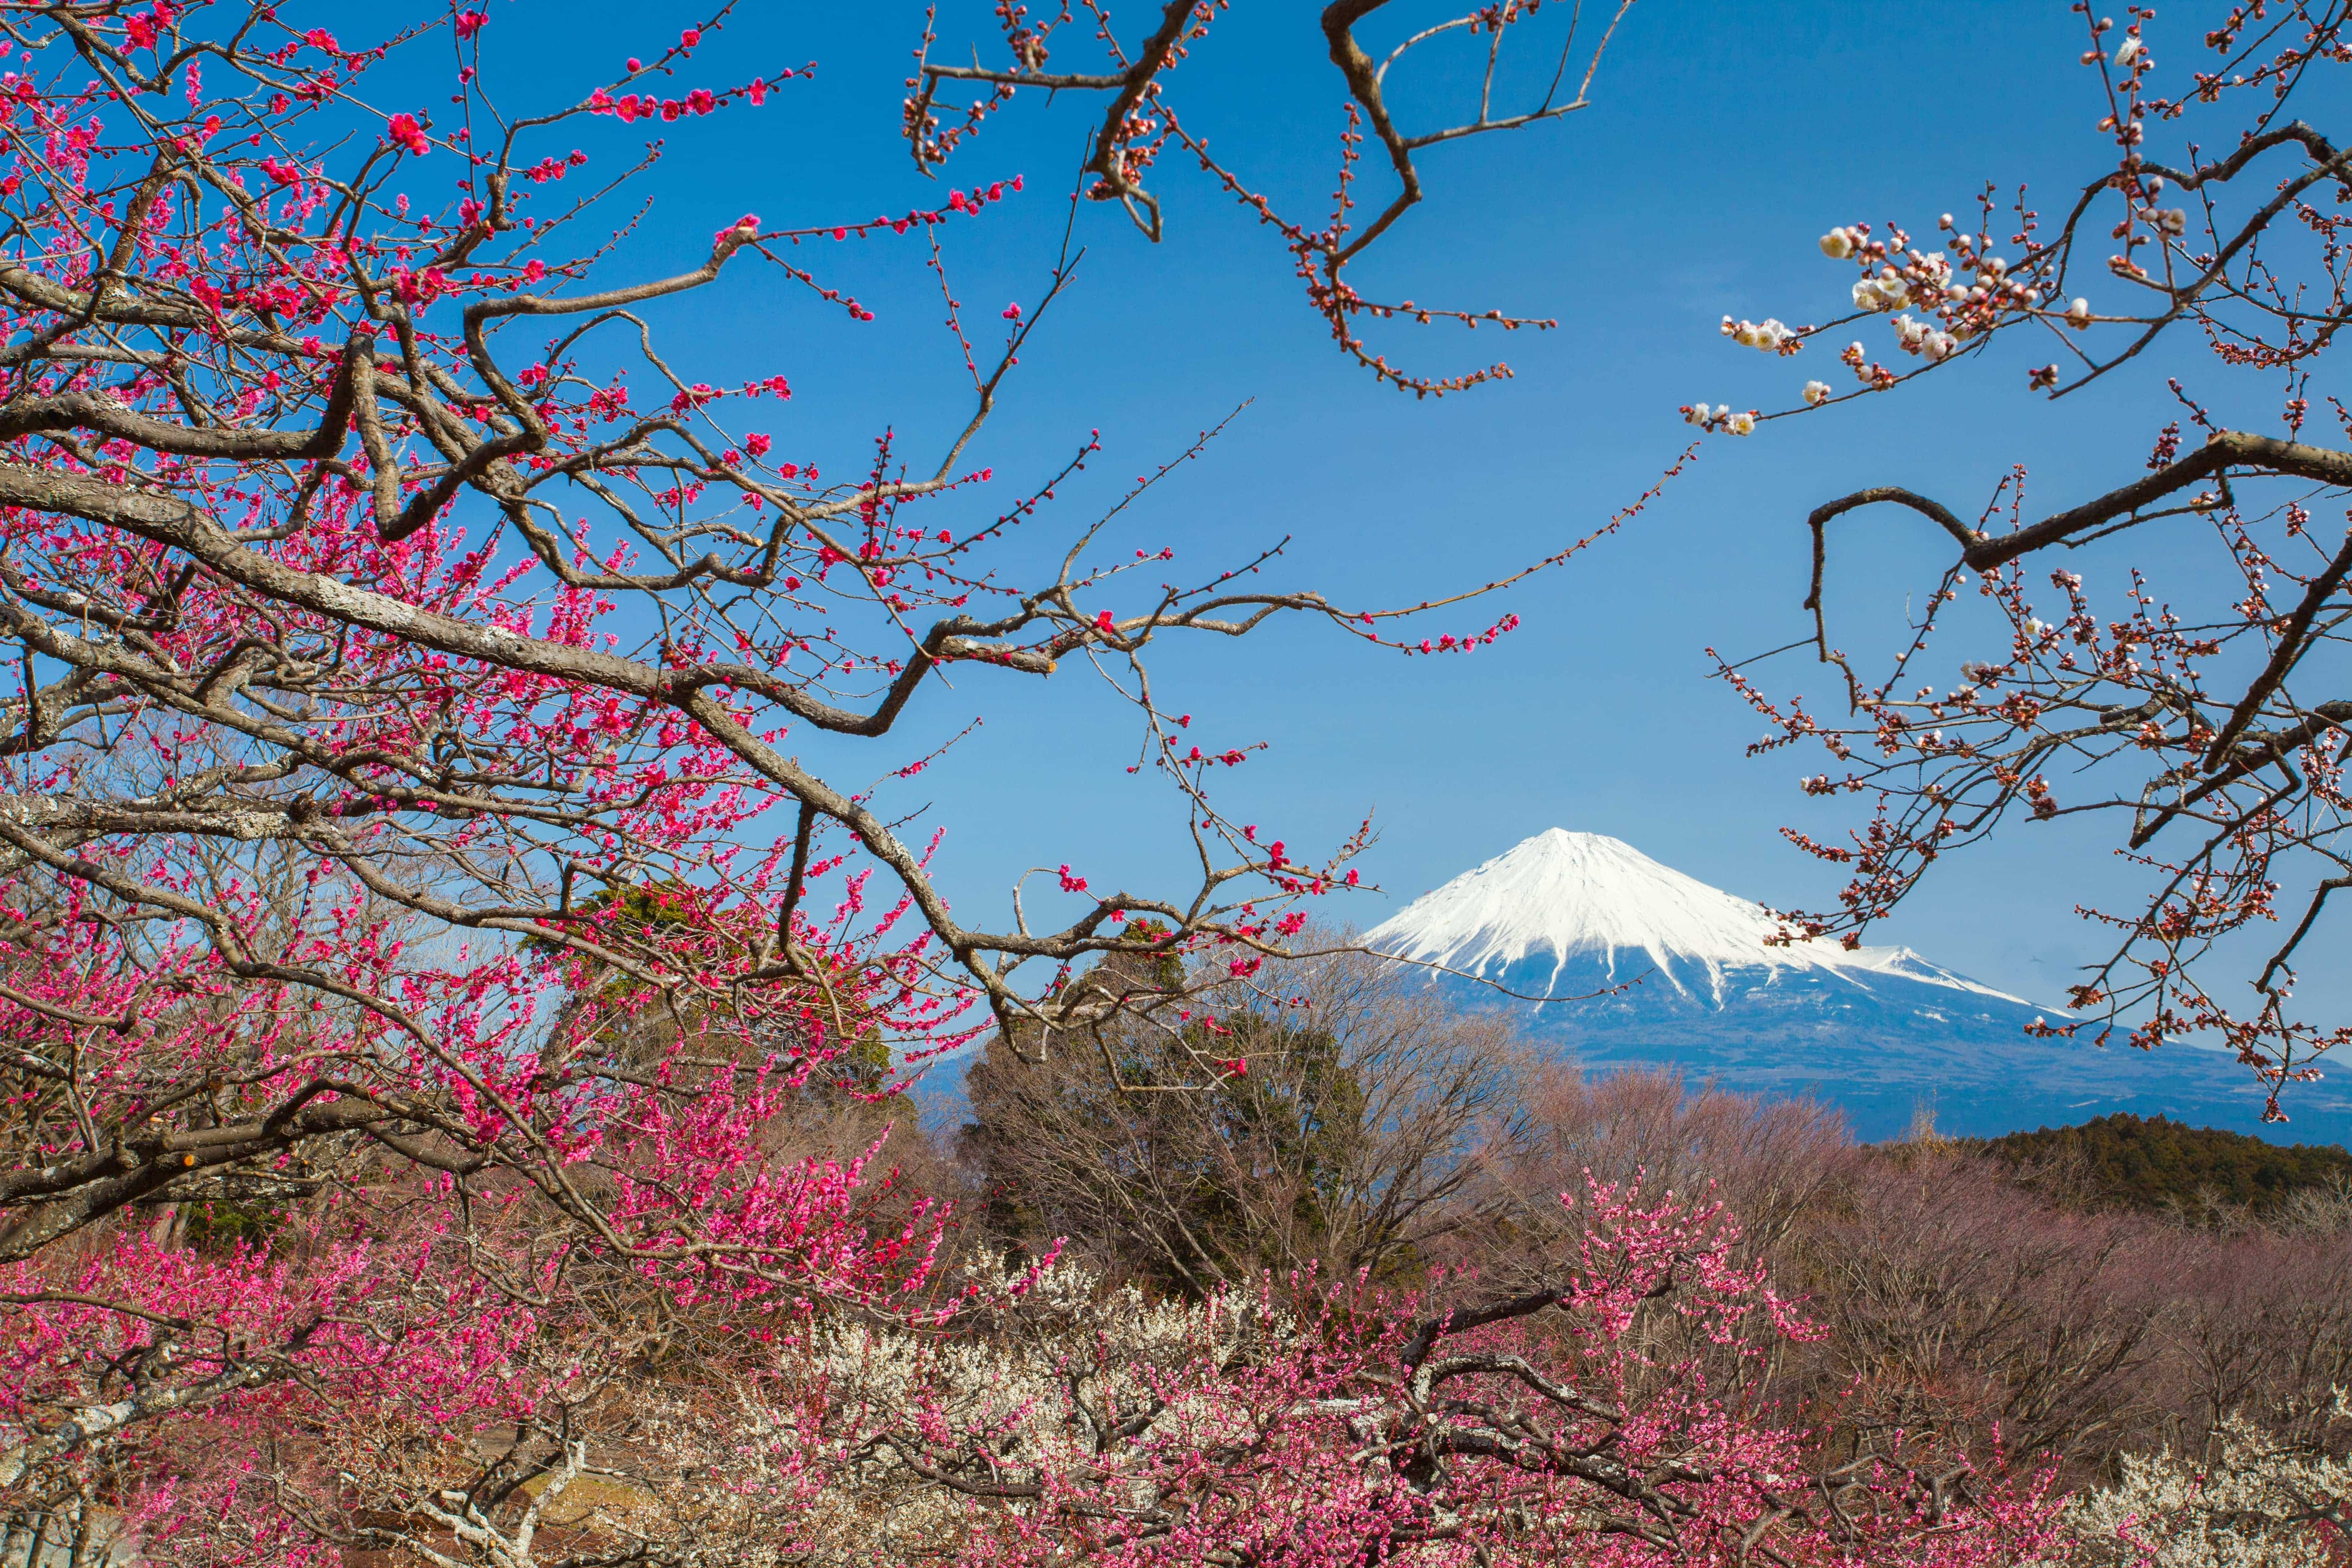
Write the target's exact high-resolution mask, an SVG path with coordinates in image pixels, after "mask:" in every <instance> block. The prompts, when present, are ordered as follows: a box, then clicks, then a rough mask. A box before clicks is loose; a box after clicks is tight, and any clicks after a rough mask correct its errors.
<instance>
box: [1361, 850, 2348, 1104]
mask: <svg viewBox="0 0 2352 1568" xmlns="http://www.w3.org/2000/svg"><path fill="white" fill-rule="evenodd" d="M1778 929H1780V928H1779V922H1777V921H1774V920H1773V919H1772V918H1771V917H1770V916H1769V914H1768V913H1767V912H1766V910H1764V908H1763V906H1761V905H1759V904H1756V903H1752V902H1749V901H1748V900H1744V899H1738V898H1735V897H1733V896H1732V895H1731V894H1729V893H1726V892H1723V891H1721V890H1719V889H1715V888H1711V887H1708V886H1707V885H1706V883H1704V882H1701V881H1698V880H1696V879H1694V878H1691V877H1686V876H1685V875H1683V874H1682V873H1681V872H1679V871H1676V870H1674V869H1673V868H1670V867H1666V866H1662V865H1660V864H1659V863H1658V862H1657V861H1655V860H1653V859H1651V858H1649V857H1648V856H1646V855H1644V854H1643V853H1642V852H1641V851H1640V850H1638V849H1636V848H1634V847H1633V846H1632V845H1630V844H1627V843H1625V842H1623V841H1622V840H1621V839H1616V838H1610V837H1604V836H1602V835H1600V834H1595V833H1570V832H1567V831H1565V830H1563V829H1560V828H1557V827H1555V828H1552V829H1551V830H1549V832H1545V833H1539V834H1538V835H1536V837H1533V838H1530V839H1528V840H1527V841H1526V842H1524V843H1522V844H1520V845H1519V846H1517V847H1516V848H1514V849H1511V850H1510V851H1508V852H1507V853H1506V854H1503V855H1499V856H1497V857H1496V858H1494V859H1492V860H1489V861H1487V862H1486V864H1485V865H1483V866H1480V867H1477V868H1475V869H1473V870H1470V871H1466V872H1465V873H1463V874H1462V875H1461V876H1459V877H1456V878H1455V879H1454V880H1452V881H1450V882H1448V883H1446V884H1445V885H1444V887H1442V888H1439V889H1436V890H1435V891H1434V892H1431V893H1427V894H1424V895H1423V897H1421V898H1419V899H1416V900H1413V901H1412V903H1411V904H1408V905H1407V906H1406V907H1405V908H1404V909H1402V910H1400V911H1398V913H1397V914H1395V915H1394V916H1392V917H1391V918H1390V919H1389V920H1387V921H1382V922H1381V924H1380V925H1378V926H1375V927H1374V928H1373V929H1372V930H1371V931H1369V932H1367V933H1366V934H1365V938H1364V940H1365V942H1366V944H1367V945H1369V946H1371V947H1375V948H1378V949H1380V950H1381V951H1382V952H1390V953H1393V954H1395V955H1396V956H1397V957H1399V958H1401V959H1405V960H1409V961H1412V962H1414V963H1421V964H1425V965H1428V966H1430V968H1429V969H1428V973H1429V974H1430V977H1431V978H1430V982H1429V983H1430V984H1432V985H1434V986H1438V987H1440V988H1442V989H1444V991H1446V992H1447V993H1449V994H1451V995H1452V996H1453V997H1454V1000H1455V1001H1457V1002H1458V1003H1459V1004H1460V1005H1464V1006H1467V1007H1474V1008H1499V1009H1507V1010H1509V1011H1511V1012H1513V1013H1515V1014H1516V1015H1517V1017H1518V1021H1519V1023H1520V1024H1521V1026H1523V1027H1524V1028H1525V1029H1526V1030H1527V1031H1528V1033H1529V1034H1530V1035H1531V1036H1532V1037H1535V1038H1536V1039H1537V1040H1538V1042H1540V1043H1541V1044H1543V1045H1545V1046H1547V1047H1549V1048H1551V1049H1553V1050H1555V1051H1557V1052H1559V1054H1561V1055H1564V1056H1566V1057H1568V1058H1570V1059H1573V1060H1575V1061H1577V1062H1579V1063H1580V1064H1581V1065H1583V1066H1584V1067H1586V1068H1591V1069H1594V1070H1601V1071H1606V1070H1608V1069H1610V1068H1616V1067H1626V1066H1635V1065H1652V1066H1660V1067H1671V1068H1679V1069H1681V1070H1682V1071H1683V1072H1684V1073H1685V1075H1686V1076H1688V1077H1689V1078H1691V1079H1694V1080H1697V1079H1713V1080H1714V1081H1715V1082H1717V1083H1718V1084H1720V1085H1721V1086H1723V1087H1724V1088H1726V1089H1738V1090H1742V1091H1745V1092H1749V1093H1768V1094H1776V1095H1790V1094H1810V1095H1811V1096H1813V1097H1815V1098H1816V1099H1819V1100H1823V1101H1826V1102H1828V1103H1830V1104H1832V1105H1836V1106H1838V1107H1840V1108H1842V1109H1843V1110H1844V1111H1845V1112H1846V1114H1847V1115H1848V1116H1849V1117H1850V1118H1851V1119H1852V1121H1853V1125H1854V1131H1855V1132H1856V1133H1857V1134H1858V1135H1860V1136H1861V1137H1864V1138H1865V1139H1881V1138H1888V1137H1894V1136H1895V1135H1897V1134H1899V1133H1901V1132H1902V1131H1904V1129H1905V1128H1906V1126H1907V1125H1908V1124H1909V1123H1910V1122H1911V1121H1912V1119H1913V1117H1914V1115H1915V1114H1916V1112H1917V1111H1918V1110H1920V1109H1921V1108H1923V1107H1924V1108H1927V1109H1930V1110H1933V1112H1934V1114H1935V1118H1936V1125H1937V1129H1938V1130H1939V1131H1944V1132H1947V1133H1960V1134H1980V1135H1991V1134H1997V1133H2001V1132H2009V1131H2017V1130H2020V1129H2027V1128H2032V1127H2037V1126H2058V1125H2064V1124H2067V1123H2073V1122H2080V1121H2086V1120H2088V1119H2089V1118H2091V1117H2095V1116H2101V1115H2105V1114H2107V1113H2108V1112H2111V1111H2118V1110H2128V1111H2134V1112H2137V1113H2138V1114H2140V1115H2143V1116H2154V1115H2158V1114H2162V1115H2166V1116H2169V1117H2171V1118H2173V1119H2174V1120H2175V1121H2186V1122H2189V1123H2192V1124H2196V1125H2200V1126H2212V1127H2226V1128H2229V1129H2231V1130H2232V1131H2241V1132H2250V1133H2255V1134H2257V1135H2259V1136H2263V1137H2265V1138H2269V1139H2271V1140H2273V1141H2274V1142H2286V1141H2290V1140H2292V1141H2294V1142H2352V1093H2347V1090H2346V1089H2344V1088H2342V1087H2340V1086H2339V1084H2338V1083H2337V1082H2336V1081H2334V1080H2332V1079H2324V1080H2322V1081H2321V1082H2318V1083H2314V1084H2303V1085H2297V1086H2295V1087H2294V1089H2291V1090H2290V1091H2289V1093H2288V1095H2287V1097H2286V1100H2285V1103H2286V1108H2287V1110H2288V1112H2289V1114H2290V1115H2291V1116H2292V1117H2293V1118H2294V1120H2293V1121H2291V1122H2290V1123H2288V1124H2286V1125H2284V1126H2281V1125H2278V1124H2275V1123H2273V1124H2270V1125H2267V1126H2266V1125H2264V1124H2263V1122H2262V1121H2261V1113H2262V1106H2263V1096H2262V1094H2261V1092H2260V1090H2259V1089H2257V1087H2256V1085H2255V1083H2254V1079H2253V1075H2252V1073H2251V1072H2250V1071H2249V1070H2248V1069H2247V1068H2244V1067H2242V1066H2241V1065H2239V1063H2238V1061H2237V1059H2236V1058H2234V1057H2233V1056H2231V1055H2228V1054H2226V1053H2223V1052H2221V1051H2216V1050H2211V1049H2207V1048H2201V1047H2196V1046H2189V1045H2172V1046H2167V1047H2163V1048H2161V1049H2159V1050H2157V1051H2153V1052H2147V1051H2138V1050H2134V1049H2131V1048H2129V1047H2124V1046H2120V1045H2118V1046H2111V1047H2096V1046H2094V1045H2092V1044H2091V1043H2090V1042H2089V1040H2088V1039H2087V1037H2085V1038H2080V1039H2075V1040H2066V1039H2056V1040H2043V1039H2036V1038H2034V1037H2031V1036H2029V1035H2027V1034H2026V1033H2025V1032H2024V1031H2025V1026H2026V1025H2027V1024H2029V1023H2031V1022H2032V1020H2033V1019H2034V1018H2035V1017H2036V1016H2046V1017H2049V1018H2051V1019H2053V1021H2063V1019H2064V1017H2065V1015H2064V1013H2063V1012H2062V1011H2060V1010H2059V1009H2057V1008H2054V1007H2051V1008H2043V1007H2037V1006H2035V1005H2032V1003H2030V1002H2028V1001H2027V1000H2025V999H2024V998H2022V997H2019V996H2012V995H2011V994H2008V993H2006V992H2003V991H2000V990H1997V989H1995V988H1993V987H1992V986H1990V985H1984V984H1979V983H1978V982H1976V981H1974V980H1970V979H1969V978H1968V977H1966V976H1965V975H1961V974H1958V973H1954V972H1952V971H1951V970H1948V969H1946V968H1943V967H1942V966H1940V965H1938V964H1936V963H1930V962H1928V961H1927V959H1924V958H1922V957H1920V956H1919V954H1917V953H1916V952H1912V951H1911V950H1910V949H1908V948H1904V947H1864V948H1861V949H1858V950H1856V951H1853V952H1848V951H1846V950H1844V949H1843V948H1842V947H1840V946H1838V945H1836V944H1835V943H1833V942H1797V943H1794V944H1792V945H1790V946H1785V947H1782V946H1769V945H1767V944H1766V941H1765V939H1766V938H1767V937H1769V936H1770V935H1771V934H1772V933H1773V932H1774V931H1777V930H1778ZM1533 998H1547V1000H1531V999H1533ZM1578 998H1581V999H1578ZM2085 1033H2086V1036H2087V1031H2086V1032H2085Z"/></svg>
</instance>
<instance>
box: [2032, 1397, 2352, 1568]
mask: <svg viewBox="0 0 2352 1568" xmlns="http://www.w3.org/2000/svg"><path fill="white" fill-rule="evenodd" d="M2336 1414H2337V1415H2339V1416H2344V1417H2347V1418H2352V1405H2347V1403H2346V1400H2345V1396H2344V1395H2343V1394H2340V1393H2339V1394H2337V1395H2336ZM2210 1447H2211V1455H2210V1458H2204V1457H2200V1456H2197V1455H2191V1454H2176V1453H2173V1452H2171V1451H2170V1450H2167V1451H2166V1452H2164V1453H2161V1454H2155V1455H2129V1456H2126V1458H2125V1459H2124V1461H2123V1475H2122V1477H2121V1479H2118V1480H2117V1481H2116V1484H2115V1485H2113V1486H2111V1487H2100V1488H2096V1489H2091V1490H2086V1491H2084V1492H2082V1493H2079V1494H2077V1495H2076V1497H2075V1498H2074V1500H2073V1501H2072V1502H2070V1503H2069V1504H2067V1506H2066V1510H2065V1512H2064V1513H2063V1514H2062V1515H2061V1516H2060V1521H2059V1522H2060V1526H2061V1529H2062V1531H2063V1537H2064V1540H2065V1544H2064V1545H2063V1547H2062V1548H2061V1549H2060V1551H2059V1552H2057V1554H2056V1555H2055V1556H2054V1557H2053V1559H2051V1560H2050V1563H2049V1564H2048V1568H2062V1565H2063V1568H2327V1565H2328V1564H2330V1563H2334V1562H2336V1561H2338V1559H2336V1557H2334V1556H2333V1555H2332V1554H2331V1552H2330V1549H2329V1546H2328V1542H2327V1537H2326V1533H2325V1532H2324V1531H2323V1530H2322V1529H2320V1528H2317V1527H2315V1526H2314V1525H2313V1524H2312V1523H2311V1522H2310V1520H2311V1516H2312V1513H2313V1511H2314V1510H2315V1509H2316V1508H2322V1507H2327V1506H2331V1505H2332V1506H2333V1507H2334V1508H2336V1510H2339V1514H2338V1517H2341V1514H2340V1510H2342V1509H2343V1508H2344V1507H2345V1506H2346V1500H2347V1498H2352V1461H2347V1460H2344V1459H2334V1458H2328V1457H2327V1456H2326V1455H2325V1454H2314V1453H2311V1452H2308V1451H2305V1450H2303V1449H2298V1448H2295V1447H2290V1446H2288V1445H2286V1444H2284V1443H2282V1442H2280V1441H2279V1440H2278V1439H2277V1438H2275V1437H2273V1436H2271V1435H2270V1434H2269V1433H2267V1432H2264V1431H2263V1430H2262V1429H2261V1428H2260V1427H2258V1426H2254V1425H2253V1424H2252V1422H2250V1421H2248V1420H2246V1419H2245V1418H2244V1417H2242V1416H2239V1415H2232V1416H2231V1417H2230V1418H2229V1419H2228V1420H2226V1421H2224V1422H2223V1423H2222V1424H2221V1430H2220V1431H2219V1432H2217V1433H2215V1434H2214V1436H2213V1441H2212V1444H2211V1445H2210Z"/></svg>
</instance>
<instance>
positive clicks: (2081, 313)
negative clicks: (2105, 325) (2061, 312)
mask: <svg viewBox="0 0 2352 1568" xmlns="http://www.w3.org/2000/svg"><path fill="white" fill-rule="evenodd" d="M2066 324H2067V325H2069V326H2073V327H2087V326H2089V325H2090V324H2091V302H2090V301H2089V300H2084V299H2081V298H2077V299H2076V300H2075V301H2074V303H2073V304H2071V305H2069V306H2067V307H2066Z"/></svg>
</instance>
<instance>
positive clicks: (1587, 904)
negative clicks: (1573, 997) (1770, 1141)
mask: <svg viewBox="0 0 2352 1568" xmlns="http://www.w3.org/2000/svg"><path fill="white" fill-rule="evenodd" d="M1780 929H1781V926H1780V921H1776V920H1774V919H1773V918H1772V916H1771V914H1770V913H1769V911H1768V910H1766V909H1765V907H1764V906H1763V905H1761V904H1758V903H1753V902H1750V901H1749V900H1746V899H1739V898H1734V897H1733V896H1732V895H1731V894H1729V893H1727V892H1724V891H1722V890H1721V889H1717V888H1710V887H1708V886H1707V885H1706V883H1705V882H1702V881H1699V880H1698V879H1696V878H1694V877H1686V876H1685V875H1683V874H1682V873H1681V872H1680V871H1677V870H1675V869H1674V868H1672V867H1670V866H1661V865H1660V864H1658V862H1656V861H1655V860H1653V859H1651V858H1649V857H1648V856H1647V855H1644V854H1643V853H1642V852H1641V851H1640V850H1639V849H1636V848H1634V847H1633V846H1632V845H1630V844H1628V843H1626V842H1625V841H1624V840H1623V839H1622V838H1611V837H1608V836H1606V835H1605V834H1599V833H1570V832H1569V831H1567V830H1566V829H1565V828H1559V827H1554V828H1551V829H1549V830H1548V831H1546V832H1543V833H1538V834H1537V835H1536V836H1535V837H1533V838H1529V839H1528V840H1526V841H1525V842H1524V843H1521V844H1520V845H1518V846H1517V847H1516V848H1513V849H1511V850H1510V851H1509V852H1507V853H1506V854H1502V855H1497V856H1496V857H1495V858H1493V859H1492V860H1489V861H1487V862H1486V864H1485V865H1483V866H1480V867H1478V868H1475V869H1474V870H1470V871H1465V872H1464V873H1463V874H1462V875H1461V876H1459V877H1456V878H1454V880H1452V881H1450V882H1448V883H1446V884H1445V885H1444V887H1442V888H1440V889H1437V890H1436V891H1435V892H1433V893H1425V894H1423V896H1422V897H1420V898H1418V899H1415V900H1413V901H1412V903H1410V904H1408V905H1406V906H1405V907H1404V909H1402V910H1400V911H1398V912H1397V913H1396V914H1395V915H1394V916H1392V917H1391V918H1390V919H1389V920H1386V921H1382V922H1381V924H1379V925H1377V926H1375V927H1373V928H1372V930H1371V931H1368V932H1367V933H1365V938H1364V940H1365V942H1367V943H1368V944H1369V945H1370V946H1373V947H1377V948H1380V949H1381V950H1383V951H1385V952H1393V953H1396V954H1397V955H1398V956H1400V957H1403V958H1410V959H1413V960H1416V961H1418V962H1421V963H1431V964H1435V965H1438V966H1440V967H1443V968H1445V969H1451V970H1456V971H1459V972H1461V973H1466V974H1472V975H1476V976H1478V977H1479V978H1481V979H1497V980H1499V979H1500V978H1501V976H1502V974H1503V973H1504V972H1505V971H1506V970H1514V971H1517V972H1518V973H1519V974H1523V975H1524V974H1530V973H1534V972H1535V969H1534V966H1532V965H1529V964H1528V961H1529V960H1531V959H1537V958H1540V957H1544V956H1549V957H1550V958H1551V959H1552V960H1553V964H1552V970H1551V973H1550V974H1549V976H1547V977H1545V984H1544V985H1543V988H1542V989H1543V994H1547V995H1549V994H1551V993H1552V991H1553V988H1554V986H1556V985H1557V984H1558V983H1559V980H1560V978H1561V977H1562V975H1563V974H1564V973H1567V972H1568V970H1569V968H1570V965H1571V963H1575V962H1576V961H1578V960H1597V961H1598V962H1599V963H1601V967H1602V972H1603V973H1604V974H1605V976H1606V978H1607V979H1608V980H1609V981H1610V982H1612V983H1616V982H1621V981H1623V980H1630V979H1632V978H1633V977H1634V976H1635V975H1636V974H1640V973H1643V972H1644V971H1653V972H1654V973H1656V974H1657V975H1658V976H1659V977H1660V978H1662V979H1663V980H1664V981H1665V982H1666V983H1667V984H1671V985H1672V986H1673V987H1674V988H1675V991H1676V992H1677V993H1679V994H1682V995H1683V996H1685V997H1686V998H1687V997H1692V996H1693V995H1694V987H1703V988H1704V989H1705V990H1706V992H1707V994H1708V998H1709V999H1710V1000H1712V1001H1713V1002H1714V1003H1716V1004H1717V1005H1722V1003H1723V1002H1724V1000H1725V997H1726V992H1725V979H1726V971H1727V970H1739V969H1752V968H1759V967H1760V968H1763V969H1766V970H1802V971H1816V972H1821V973H1826V974H1830V975H1833V976H1835V977H1837V978H1839V979H1841V980H1844V981H1847V982H1850V983H1852V984H1857V985H1862V986H1864V987H1865V988H1867V986H1868V985H1869V977H1870V976H1874V975H1895V976H1900V977H1902V978H1904V979H1906V980H1916V981H1920V982H1922V983H1924V984H1930V985H1941V986H1947V987H1949V988H1950V989H1952V990H1956V991H1967V992H1973V993H1976V994H1979V995H1983V996H1990V997H1994V998H1997V999H1999V1000H2000V1001H2004V1002H2016V1003H2019V1004H2020V1005H2023V999H2022V998H2021V997H2016V996H2011V995H2010V994H2007V993H2006V992H2001V991H1995V990H1993V989H1992V988H1991V987H1990V986H1985V985H1979V984H1977V983H1976V982H1975V981H1972V980H1968V979H1964V978H1963V977H1961V976H1959V975H1958V974H1955V973H1952V972H1951V971H1949V970H1948V969H1943V968H1939V967H1938V966H1937V965H1935V964H1932V963H1928V962H1927V961H1926V960H1925V959H1923V958H1921V957H1920V956H1919V955H1918V954H1917V953H1916V952H1912V951H1911V950H1910V949H1909V948H1907V947H1865V948H1860V949H1856V950H1854V951H1853V952H1848V951H1847V950H1845V949H1844V948H1843V947H1841V946H1839V945H1838V944H1837V943H1836V942H1791V943H1790V944H1788V945H1785V946H1781V945H1770V944H1768V942H1767V939H1768V938H1769V937H1771V936H1772V935H1773V934H1774V933H1775V932H1777V931H1780ZM1523 966H1526V967H1523ZM1579 967H1582V966H1581V965H1579Z"/></svg>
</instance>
